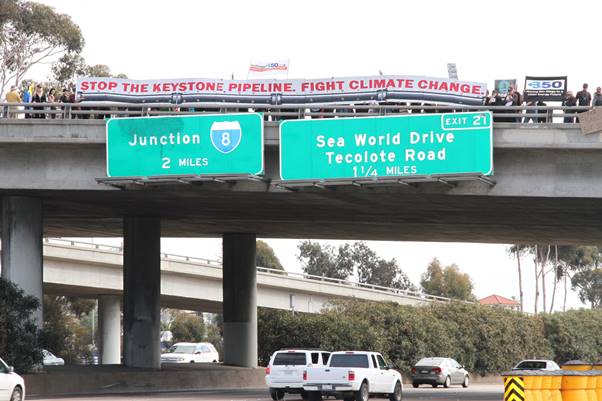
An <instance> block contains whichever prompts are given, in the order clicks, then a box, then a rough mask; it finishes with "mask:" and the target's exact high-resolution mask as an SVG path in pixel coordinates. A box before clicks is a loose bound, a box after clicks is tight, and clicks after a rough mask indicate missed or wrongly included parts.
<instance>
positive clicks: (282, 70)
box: [247, 60, 289, 79]
mask: <svg viewBox="0 0 602 401" xmlns="http://www.w3.org/2000/svg"><path fill="white" fill-rule="evenodd" d="M288 65H289V61H288V60H278V61H267V62H266V61H251V65H249V73H248V74H247V79H254V78H259V79H265V78H286V77H288Z"/></svg>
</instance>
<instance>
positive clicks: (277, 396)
mask: <svg viewBox="0 0 602 401" xmlns="http://www.w3.org/2000/svg"><path fill="white" fill-rule="evenodd" d="M270 396H271V397H272V400H274V401H281V400H283V399H284V391H282V390H278V389H275V388H270Z"/></svg>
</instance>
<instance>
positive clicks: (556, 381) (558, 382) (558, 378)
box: [544, 370, 602, 401]
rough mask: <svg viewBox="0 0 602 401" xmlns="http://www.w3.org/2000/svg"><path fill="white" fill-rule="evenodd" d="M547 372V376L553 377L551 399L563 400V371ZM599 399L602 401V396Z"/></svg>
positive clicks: (553, 400)
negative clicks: (561, 390)
mask: <svg viewBox="0 0 602 401" xmlns="http://www.w3.org/2000/svg"><path fill="white" fill-rule="evenodd" d="M545 374H546V376H547V375H550V376H549V377H550V378H551V383H550V398H549V401H562V393H561V392H560V389H561V387H562V371H561V370H559V371H553V372H545ZM544 400H545V398H544ZM599 401H602V398H601V399H600V400H599Z"/></svg>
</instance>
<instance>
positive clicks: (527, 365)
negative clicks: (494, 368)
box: [514, 361, 546, 370]
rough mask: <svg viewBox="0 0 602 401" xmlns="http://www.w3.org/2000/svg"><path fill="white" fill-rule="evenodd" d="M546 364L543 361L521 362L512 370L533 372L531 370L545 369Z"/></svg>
mask: <svg viewBox="0 0 602 401" xmlns="http://www.w3.org/2000/svg"><path fill="white" fill-rule="evenodd" d="M545 368H546V363H545V362H544V361H522V362H521V363H519V364H518V365H516V367H515V368H514V369H525V370H533V369H545Z"/></svg>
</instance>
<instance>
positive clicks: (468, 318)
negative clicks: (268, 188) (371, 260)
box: [258, 301, 602, 375]
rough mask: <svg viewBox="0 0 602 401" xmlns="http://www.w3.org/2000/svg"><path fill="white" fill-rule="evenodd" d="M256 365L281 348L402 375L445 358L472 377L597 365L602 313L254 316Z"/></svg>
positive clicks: (381, 309) (421, 311)
mask: <svg viewBox="0 0 602 401" xmlns="http://www.w3.org/2000/svg"><path fill="white" fill-rule="evenodd" d="M258 326H259V332H258V340H259V362H260V364H261V365H265V364H267V363H268V361H269V358H270V356H271V354H272V353H273V352H274V351H276V350H278V349H283V348H289V347H292V348H296V347H298V348H322V349H326V350H331V351H334V350H358V349H361V350H373V351H378V352H381V353H382V354H383V355H385V357H386V358H387V359H388V360H389V361H390V362H391V363H392V364H393V365H394V366H395V367H397V368H398V369H400V370H401V371H402V372H404V373H409V371H410V369H411V367H412V366H413V364H415V363H416V362H417V361H418V360H419V359H421V358H423V357H429V356H441V357H450V358H454V359H456V360H457V361H459V362H460V363H461V364H463V365H465V366H466V368H467V370H468V371H469V372H471V373H472V374H473V375H475V374H479V375H489V374H499V373H500V372H502V371H506V370H509V369H510V368H512V367H513V366H514V365H515V364H516V363H518V362H519V361H520V360H522V359H528V358H543V359H553V360H555V361H557V362H559V363H563V362H566V361H568V360H574V359H581V360H585V361H592V362H597V361H600V360H602V336H600V332H602V310H600V309H596V310H585V309H582V310H571V311H567V312H556V313H551V314H545V315H544V314H540V315H527V314H524V313H520V312H516V311H510V310H505V309H501V308H495V307H491V306H483V305H479V304H468V303H459V302H452V303H437V304H432V305H428V306H407V305H397V304H393V303H376V302H368V301H345V302H337V303H334V304H333V305H332V306H331V307H329V308H327V309H325V310H324V311H323V313H321V314H304V313H295V314H292V313H291V312H287V311H281V310H274V309H260V311H259V320H258Z"/></svg>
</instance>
